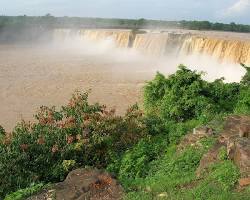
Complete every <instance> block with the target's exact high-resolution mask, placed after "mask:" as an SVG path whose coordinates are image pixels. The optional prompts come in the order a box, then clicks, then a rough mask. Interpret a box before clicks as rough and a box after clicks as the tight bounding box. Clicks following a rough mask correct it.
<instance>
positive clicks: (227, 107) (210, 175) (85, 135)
mask: <svg viewBox="0 0 250 200" xmlns="http://www.w3.org/2000/svg"><path fill="white" fill-rule="evenodd" d="M245 77H246V76H245ZM249 96H250V90H249V86H248V85H246V84H245V81H243V82H242V83H224V82H223V79H219V80H215V81H214V82H207V81H204V80H203V79H202V73H197V72H196V71H191V70H189V69H187V68H186V67H184V66H180V67H179V70H178V71H177V72H176V73H175V74H173V75H170V76H169V77H165V76H164V75H162V74H160V73H158V74H157V75H156V77H155V79H154V80H152V81H150V82H148V83H147V84H146V86H145V89H144V110H143V111H141V110H140V109H139V107H138V105H134V106H132V107H131V108H129V109H128V111H127V113H126V114H125V115H124V116H117V115H115V111H114V110H108V109H107V108H106V107H105V106H102V105H100V104H89V103H88V94H87V93H83V94H82V93H79V92H77V93H75V94H74V95H73V96H72V98H71V100H70V101H69V103H68V105H66V106H62V107H61V108H60V109H58V110H57V109H55V107H52V108H48V107H44V106H43V107H41V108H40V111H39V112H38V113H37V114H36V115H35V117H36V120H37V121H36V122H35V123H27V122H24V121H23V122H21V123H19V124H18V125H17V126H16V128H15V129H14V131H13V133H12V134H6V133H5V131H4V129H3V128H2V127H0V135H1V139H0V177H1V180H0V198H4V197H5V196H6V195H8V196H7V197H6V198H12V197H13V199H14V197H15V198H16V199H18V198H19V196H20V198H19V199H21V197H24V196H25V197H26V196H27V195H26V194H32V193H33V192H37V190H39V189H40V188H42V187H43V184H47V183H54V182H58V181H62V180H64V178H65V176H66V175H67V174H68V172H69V171H71V170H72V169H75V168H78V167H84V166H94V167H98V168H106V169H107V170H108V171H110V172H113V173H115V174H116V175H117V177H118V179H119V180H120V182H121V183H122V185H123V187H124V188H125V191H126V195H125V199H143V200H144V199H157V198H162V199H190V200H191V199H211V200H212V199H225V200H226V199H239V198H242V197H244V195H245V196H247V195H250V191H249V190H247V189H246V190H245V191H242V192H235V191H234V187H235V184H236V183H237V180H238V178H239V172H238V169H237V167H236V166H235V165H234V164H233V163H232V162H231V161H230V160H228V159H227V156H226V152H225V149H223V148H222V149H220V153H219V157H220V162H219V163H217V164H215V165H212V166H210V168H209V169H208V170H206V171H204V172H203V173H202V175H201V177H199V178H197V176H196V173H195V172H196V169H197V167H198V165H199V162H200V159H201V157H202V156H203V154H204V153H206V152H207V151H208V150H209V149H210V148H211V147H212V146H213V144H214V143H215V138H213V137H211V138H207V139H203V140H201V141H200V145H199V146H197V147H193V146H190V147H187V148H186V149H184V150H182V151H180V150H178V148H177V147H178V146H177V145H178V143H179V141H180V139H181V138H182V136H184V135H185V134H186V133H187V132H188V131H190V130H191V129H192V128H194V127H197V126H199V125H203V124H206V125H208V126H210V127H213V128H217V129H216V130H217V131H219V130H220V129H221V127H220V126H221V124H222V123H221V121H222V118H223V116H226V115H229V114H233V113H234V112H237V113H244V114H250V99H249ZM218 119H219V121H218ZM216 122H218V123H219V125H218V124H216ZM24 188H26V189H24ZM20 189H21V190H20ZM17 190H18V192H16V193H12V194H11V192H15V191H17ZM16 196H17V197H16ZM242 199H244V198H242Z"/></svg>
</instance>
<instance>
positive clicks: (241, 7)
mask: <svg viewBox="0 0 250 200" xmlns="http://www.w3.org/2000/svg"><path fill="white" fill-rule="evenodd" d="M249 10H250V0H238V1H237V2H235V3H234V4H233V5H232V6H230V7H228V8H226V9H225V10H224V11H223V16H224V17H234V16H236V17H237V16H242V15H245V14H246V13H248V12H249Z"/></svg>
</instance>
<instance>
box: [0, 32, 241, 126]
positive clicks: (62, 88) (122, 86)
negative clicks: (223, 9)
mask: <svg viewBox="0 0 250 200" xmlns="http://www.w3.org/2000/svg"><path fill="white" fill-rule="evenodd" d="M19 37H20V36H19ZM41 38H46V37H43V35H42V34H41ZM31 44H32V45H31ZM0 52H1V53H0V91H1V93H0V99H1V104H0V113H4V115H1V116H0V124H1V125H3V126H4V128H5V129H6V130H11V129H12V128H13V127H14V125H15V124H16V122H17V121H20V120H21V119H24V120H31V121H32V120H33V115H34V113H35V112H36V111H37V109H38V108H39V107H40V106H41V105H46V106H54V105H56V106H60V105H64V104H66V103H67V101H68V99H69V98H70V97H71V95H72V93H73V92H74V91H76V90H79V91H88V90H91V93H90V102H100V103H101V104H106V105H107V106H108V107H112V108H115V109H116V110H117V113H118V114H123V113H124V112H125V111H126V109H127V108H128V107H129V106H131V105H133V104H134V103H136V102H139V104H140V105H142V94H143V86H144V85H145V83H146V82H147V81H149V80H152V79H153V78H154V76H155V74H156V72H157V71H159V72H161V73H163V74H164V75H166V76H167V75H170V74H173V73H174V72H175V71H176V70H177V69H178V65H179V64H184V65H186V66H187V67H188V68H189V69H192V70H197V71H203V72H206V74H205V75H204V79H206V80H209V81H213V80H215V79H217V78H221V77H225V81H226V82H234V81H235V82H239V81H240V79H241V77H242V76H243V75H244V73H245V72H244V69H243V68H242V67H241V66H240V65H239V64H234V63H232V62H231V63H230V62H222V61H218V60H217V59H215V58H212V57H211V56H208V55H204V54H202V55H199V54H193V55H185V54H181V53H180V54H172V55H161V56H156V55H149V54H145V53H143V52H140V51H138V50H136V49H134V48H118V47H117V43H116V41H115V40H114V38H113V37H107V38H105V39H100V40H96V41H95V40H93V39H87V38H85V37H78V36H77V35H73V36H72V35H71V36H70V37H66V38H57V37H55V36H51V37H49V39H48V38H47V39H46V40H45V39H44V40H43V42H41V41H37V42H35V41H34V40H33V41H32V42H27V41H26V42H22V43H20V42H14V41H12V43H11V44H10V45H6V43H2V44H1V45H0Z"/></svg>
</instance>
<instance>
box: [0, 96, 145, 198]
mask: <svg viewBox="0 0 250 200" xmlns="http://www.w3.org/2000/svg"><path fill="white" fill-rule="evenodd" d="M35 117H36V119H37V122H36V123H26V122H24V121H23V122H21V123H19V124H18V125H17V126H16V127H15V130H14V131H13V133H12V134H11V135H9V136H5V137H4V138H3V140H2V142H0V177H1V180H0V197H4V196H5V195H6V194H8V193H9V192H13V191H15V190H17V189H22V188H25V187H28V186H29V185H30V184H32V183H40V182H45V183H48V182H57V181H62V180H63V179H64V178H65V176H66V175H67V173H68V172H69V170H71V169H73V168H76V167H79V166H85V165H88V166H95V167H100V168H103V167H106V166H107V165H108V164H109V163H110V162H111V160H112V155H117V156H119V155H121V154H122V153H123V152H125V151H126V150H127V149H128V148H130V147H132V146H133V145H134V144H136V143H137V142H138V141H139V140H140V139H141V138H143V137H145V136H146V135H147V130H146V126H145V125H144V123H143V122H144V119H143V116H142V112H141V111H140V110H139V109H138V106H137V105H135V106H133V107H131V108H130V109H129V110H128V112H127V114H125V116H124V117H120V116H116V115H115V111H114V110H110V111H109V110H107V109H106V108H105V107H104V106H101V105H99V104H93V105H91V104H89V103H88V94H87V93H84V94H81V93H76V94H74V95H73V97H72V99H71V100H70V102H69V104H68V105H66V106H63V107H62V108H61V109H60V110H59V111H57V110H56V109H55V107H52V108H48V107H44V106H43V107H41V109H40V111H39V112H38V113H37V114H36V116H35Z"/></svg>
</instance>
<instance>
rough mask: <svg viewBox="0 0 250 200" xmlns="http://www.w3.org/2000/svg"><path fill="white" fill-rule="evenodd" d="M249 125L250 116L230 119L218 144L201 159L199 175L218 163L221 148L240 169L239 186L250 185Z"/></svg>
mask: <svg viewBox="0 0 250 200" xmlns="http://www.w3.org/2000/svg"><path fill="white" fill-rule="evenodd" d="M249 125H250V117H249V116H230V117H228V118H227V119H226V122H225V125H224V128H223V131H222V133H221V134H220V135H219V138H218V141H217V143H216V144H215V145H214V147H213V148H211V149H210V150H209V151H208V152H207V153H206V154H205V155H204V156H203V158H202V159H201V161H200V166H199V167H198V169H197V175H198V176H199V175H200V174H201V172H202V171H203V170H204V169H206V168H207V167H208V166H209V165H211V164H212V163H216V162H218V161H219V152H220V148H221V147H225V148H226V150H227V156H228V158H229V159H231V160H232V161H233V162H234V163H235V164H236V165H237V166H238V167H239V170H240V174H241V179H240V180H239V185H240V186H242V187H243V186H248V185H250V138H249V131H250V128H248V127H249Z"/></svg>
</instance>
